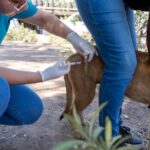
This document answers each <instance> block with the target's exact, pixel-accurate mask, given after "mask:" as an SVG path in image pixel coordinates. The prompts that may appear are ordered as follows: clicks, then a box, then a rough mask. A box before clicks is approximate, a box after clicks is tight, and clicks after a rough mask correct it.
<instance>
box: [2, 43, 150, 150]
mask: <svg viewBox="0 0 150 150" xmlns="http://www.w3.org/2000/svg"><path fill="white" fill-rule="evenodd" d="M56 45H57V44H55V45H47V44H24V43H19V42H17V43H16V42H15V43H14V42H13V43H4V44H3V45H2V46H1V47H0V64H1V66H7V67H12V68H17V69H22V70H32V71H33V70H35V71H36V70H37V69H40V68H43V67H46V66H48V65H49V64H50V63H53V62H54V61H55V60H58V59H60V58H61V57H62V55H61V54H60V51H61V50H63V49H70V47H60V46H56ZM30 86H31V87H32V88H33V89H34V90H35V91H36V92H37V93H38V94H39V95H40V97H41V98H42V100H43V104H44V112H43V115H42V116H41V118H40V119H39V120H38V121H37V122H36V123H34V124H32V125H24V126H4V125H1V126H0V150H51V149H52V147H54V146H55V145H57V144H58V143H59V142H62V141H65V140H67V139H70V138H71V137H72V136H73V132H72V130H71V128H70V127H69V125H68V123H67V121H66V120H62V121H59V116H60V114H61V113H62V112H63V109H64V105H65V86H64V80H63V78H59V79H56V80H51V81H49V82H45V83H38V84H34V85H30ZM97 106H98V98H97V95H96V96H95V100H94V101H93V102H92V104H91V105H90V106H89V107H88V108H87V109H86V110H85V112H84V116H85V118H88V116H89V114H90V113H91V112H92V111H94V110H95V109H96V108H97ZM148 115H149V110H148V108H147V106H146V105H144V104H140V103H136V102H133V101H131V100H129V99H128V98H125V102H124V105H123V120H124V124H125V125H127V126H129V127H130V128H131V129H132V131H133V133H134V134H136V135H139V136H142V137H144V138H145V140H147V132H148V118H149V116H148Z"/></svg>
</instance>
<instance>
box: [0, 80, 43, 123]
mask: <svg viewBox="0 0 150 150" xmlns="http://www.w3.org/2000/svg"><path fill="white" fill-rule="evenodd" d="M42 111H43V105H42V102H41V99H40V98H39V96H37V94H35V93H34V92H33V91H32V90H31V89H30V88H28V87H27V86H25V85H9V84H8V83H7V81H6V80H5V79H4V78H2V77H0V124H4V125H24V124H31V123H34V122H35V121H36V120H37V119H38V118H39V117H40V116H41V114H42Z"/></svg>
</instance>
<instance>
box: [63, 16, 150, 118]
mask: <svg viewBox="0 0 150 150" xmlns="http://www.w3.org/2000/svg"><path fill="white" fill-rule="evenodd" d="M147 48H148V52H140V51H137V52H136V53H137V54H136V56H137V62H138V63H137V67H136V71H135V74H134V77H133V79H132V81H131V83H130V85H129V87H128V89H127V91H126V96H127V97H129V98H131V99H132V100H135V101H137V102H141V103H144V104H148V105H149V106H150V91H149V89H150V15H149V19H148V24H147ZM67 61H69V62H81V64H80V65H73V66H71V70H70V72H69V73H68V74H67V75H65V76H64V79H65V85H66V106H65V110H64V112H63V114H71V113H72V108H73V105H75V107H76V110H77V113H78V114H79V115H80V116H81V113H82V111H83V110H84V109H85V108H86V107H87V106H88V105H89V104H90V103H91V102H92V100H93V98H94V96H95V89H96V85H97V84H98V83H100V81H101V79H102V74H103V68H104V64H103V61H102V59H101V58H100V56H95V57H94V58H93V60H92V61H91V62H88V63H87V62H85V60H84V58H83V57H82V56H81V55H80V54H78V53H77V54H73V55H71V56H70V57H69V58H68V59H67ZM63 114H62V115H61V117H60V119H62V118H63Z"/></svg>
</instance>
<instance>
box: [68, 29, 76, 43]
mask: <svg viewBox="0 0 150 150" xmlns="http://www.w3.org/2000/svg"><path fill="white" fill-rule="evenodd" d="M77 36H78V34H77V33H76V32H74V31H72V32H70V33H69V34H68V35H67V37H66V39H67V40H68V41H69V42H71V43H72V42H73V41H74V38H76V37H77Z"/></svg>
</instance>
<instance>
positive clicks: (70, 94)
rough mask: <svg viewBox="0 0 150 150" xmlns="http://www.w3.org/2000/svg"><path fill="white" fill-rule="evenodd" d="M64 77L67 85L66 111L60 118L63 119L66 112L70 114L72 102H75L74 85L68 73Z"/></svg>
mask: <svg viewBox="0 0 150 150" xmlns="http://www.w3.org/2000/svg"><path fill="white" fill-rule="evenodd" d="M64 79H65V86H66V106H65V110H64V112H63V113H62V115H61V116H60V120H61V119H63V117H64V114H65V113H66V114H68V113H69V112H70V111H71V108H72V104H73V91H72V86H71V82H70V80H69V77H68V75H65V76H64Z"/></svg>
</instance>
